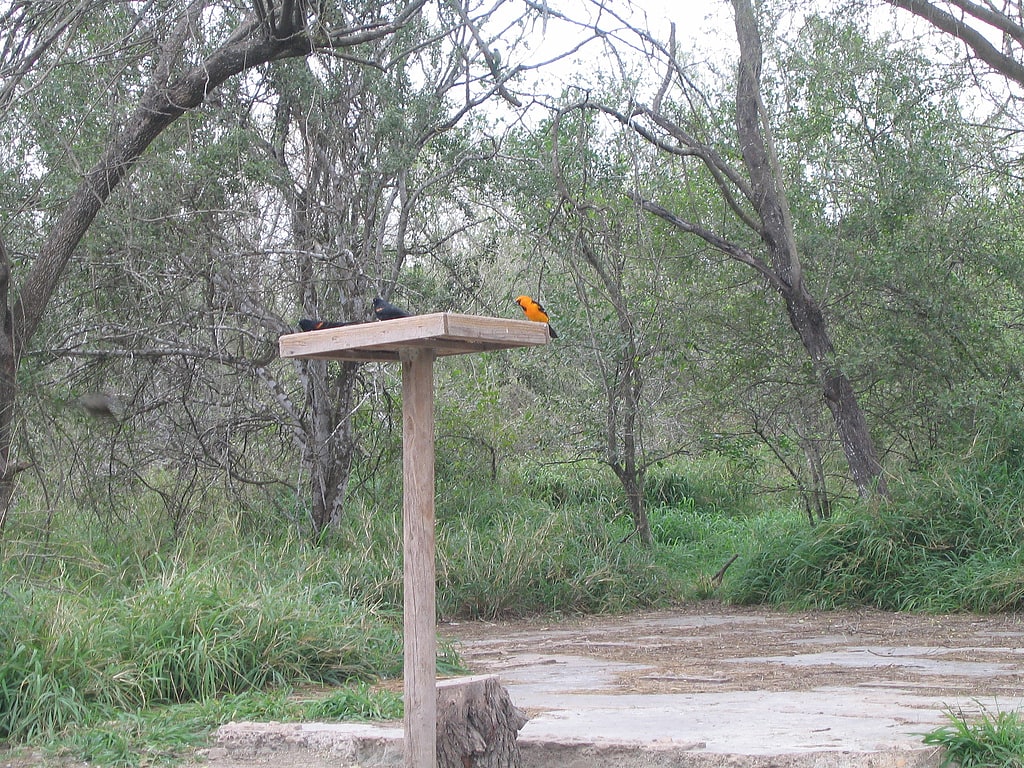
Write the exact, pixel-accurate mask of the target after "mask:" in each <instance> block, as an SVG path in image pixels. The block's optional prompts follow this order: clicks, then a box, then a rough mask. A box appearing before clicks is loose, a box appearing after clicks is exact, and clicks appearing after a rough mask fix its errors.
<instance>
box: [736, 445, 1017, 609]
mask: <svg viewBox="0 0 1024 768" xmlns="http://www.w3.org/2000/svg"><path fill="white" fill-rule="evenodd" d="M1022 441H1024V432H1018V431H1017V430H1016V429H1008V430H1007V431H1005V432H1000V431H999V430H996V431H994V432H993V433H992V434H991V435H989V436H988V439H987V440H986V441H985V442H984V443H981V442H979V441H976V442H975V443H974V444H973V445H972V446H971V450H970V452H969V453H968V454H967V455H966V456H964V457H954V458H948V457H947V458H946V459H945V460H943V461H936V462H934V463H932V464H931V465H930V466H928V467H927V468H925V469H924V470H923V471H921V472H918V473H915V474H914V475H908V476H907V477H906V478H904V480H903V482H902V483H894V484H893V488H894V492H893V497H892V499H891V500H890V501H888V502H886V503H883V504H881V505H880V506H879V507H878V508H877V509H870V508H867V507H855V508H853V509H848V510H846V511H844V512H840V513H839V514H837V515H836V516H835V518H834V519H833V520H830V521H828V522H826V523H823V524H819V525H818V526H816V527H814V528H810V527H802V528H799V529H790V530H786V531H783V532H781V535H778V536H773V537H769V538H766V539H763V540H760V541H758V542H756V543H753V544H752V545H751V546H750V547H749V548H748V551H747V553H746V556H745V557H744V558H743V560H742V563H740V564H738V567H737V568H735V570H734V572H733V573H732V574H731V576H732V578H731V579H730V580H729V581H728V582H727V584H726V585H725V587H724V590H723V596H724V597H725V598H726V599H728V600H732V601H735V602H740V603H774V604H782V603H785V604H789V605H792V606H796V607H823V608H832V607H842V606H852V605H872V606H876V607H879V608H884V609H890V610H925V611H933V612H946V611H977V612H995V611H1010V610H1019V609H1021V608H1024V463H1022V460H1021V457H1022V456H1024V451H1022V450H1020V449H1021V447H1022V445H1021V443H1022Z"/></svg>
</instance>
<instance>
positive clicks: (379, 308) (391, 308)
mask: <svg viewBox="0 0 1024 768" xmlns="http://www.w3.org/2000/svg"><path fill="white" fill-rule="evenodd" d="M373 314H374V315H376V317H377V319H378V320H397V319H398V318H400V317H412V315H411V314H410V313H409V312H406V311H405V310H404V309H402V308H401V307H396V306H395V305H394V304H392V303H391V302H389V301H384V299H382V298H381V297H380V296H377V297H375V298H374V300H373Z"/></svg>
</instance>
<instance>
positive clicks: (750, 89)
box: [733, 0, 888, 497]
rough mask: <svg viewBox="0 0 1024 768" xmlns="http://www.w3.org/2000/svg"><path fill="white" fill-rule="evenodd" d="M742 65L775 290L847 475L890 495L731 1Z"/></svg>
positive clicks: (745, 12)
mask: <svg viewBox="0 0 1024 768" xmlns="http://www.w3.org/2000/svg"><path fill="white" fill-rule="evenodd" d="M733 6H734V7H735V9H736V37H737V39H738V41H739V44H740V63H739V72H738V74H737V81H736V132H737V136H738V138H739V142H740V150H741V153H742V156H743V164H744V166H745V167H746V169H747V172H748V174H749V175H750V192H751V194H750V202H751V204H752V205H753V206H754V207H755V209H756V210H757V214H758V217H759V219H760V227H759V231H758V234H759V235H760V237H761V240H762V242H763V243H764V244H765V246H766V248H767V251H768V257H769V261H770V263H771V272H772V277H773V278H774V279H773V282H774V284H775V287H776V288H777V289H778V291H779V292H780V294H781V295H782V298H783V299H784V300H785V302H786V309H787V311H788V313H789V319H790V322H791V323H792V325H793V328H794V329H795V330H796V332H797V334H799V336H800V340H801V341H802V342H803V345H804V348H805V349H806V350H807V354H808V355H809V356H810V359H811V364H812V366H813V368H814V372H815V374H816V376H817V377H818V382H819V384H820V386H821V391H822V395H823V397H824V400H825V403H826V405H827V406H828V408H829V411H830V412H831V413H832V418H833V420H834V421H835V425H836V431H837V432H838V434H839V440H840V443H841V444H842V446H843V451H844V453H845V454H846V460H847V462H848V464H849V466H850V475H851V477H852V479H853V482H854V484H855V485H856V486H857V490H858V492H859V493H860V495H861V497H869V496H871V495H872V494H875V493H877V494H879V495H881V496H886V495H887V492H888V489H887V485H886V481H885V475H884V474H883V472H882V465H881V462H880V461H879V460H878V454H877V453H876V451H875V445H874V441H873V439H872V437H871V433H870V431H869V430H868V425H867V420H866V419H865V418H864V413H863V411H861V409H860V405H859V404H858V402H857V396H856V392H855V391H854V389H853V385H852V383H851V382H850V379H849V378H848V377H847V375H846V374H845V373H844V372H843V370H842V368H841V367H840V365H839V362H838V360H837V357H836V353H835V348H834V347H833V345H832V340H831V338H830V337H829V333H828V326H827V323H826V320H825V316H824V314H823V313H822V311H821V308H820V307H819V306H818V303H817V302H816V301H815V300H814V298H813V297H812V296H811V294H810V293H809V292H808V290H807V286H806V283H805V282H804V274H803V269H802V266H801V263H800V257H799V255H798V252H797V247H796V239H795V236H794V232H793V222H792V218H791V216H790V211H789V202H788V200H787V197H786V192H785V185H784V183H783V174H782V168H781V166H780V164H779V161H778V158H777V157H776V155H775V152H774V147H773V146H772V143H771V129H770V127H769V126H768V116H767V111H766V110H765V108H764V104H763V102H762V100H761V63H762V52H761V38H760V34H759V32H758V28H757V19H756V16H755V14H754V9H753V6H752V4H751V2H750V0H733Z"/></svg>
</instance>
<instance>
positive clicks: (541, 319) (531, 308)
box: [516, 296, 558, 339]
mask: <svg viewBox="0 0 1024 768" xmlns="http://www.w3.org/2000/svg"><path fill="white" fill-rule="evenodd" d="M516 304H518V305H519V306H520V307H522V308H523V313H524V314H525V315H526V319H527V320H533V322H535V323H547V326H548V333H550V334H551V338H552V339H557V338H558V334H557V333H555V329H554V328H552V327H551V323H550V322H548V313H547V312H545V311H544V307H542V306H541V305H540V302H537V301H534V300H533V299H531V298H530V297H529V296H517V297H516Z"/></svg>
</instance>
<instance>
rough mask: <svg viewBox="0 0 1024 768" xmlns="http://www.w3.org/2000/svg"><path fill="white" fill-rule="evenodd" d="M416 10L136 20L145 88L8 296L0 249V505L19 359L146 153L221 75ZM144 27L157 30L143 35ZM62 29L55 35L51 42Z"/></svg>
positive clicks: (359, 37) (404, 6) (205, 6)
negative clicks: (146, 60)
mask: <svg viewBox="0 0 1024 768" xmlns="http://www.w3.org/2000/svg"><path fill="white" fill-rule="evenodd" d="M423 5H424V0H411V1H410V2H407V3H401V4H396V5H394V6H390V7H381V8H380V9H379V10H376V9H369V8H364V9H360V10H361V11H363V12H364V13H365V15H357V14H348V13H346V12H344V11H340V9H335V8H333V7H329V6H317V5H311V4H308V3H307V2H305V0H286V1H285V2H283V3H281V4H280V5H279V6H274V5H271V4H264V3H262V2H258V1H257V2H256V4H255V6H254V9H253V11H252V12H251V13H249V14H248V15H247V16H245V17H244V18H243V19H242V20H241V21H239V22H238V23H237V24H236V25H235V26H234V28H233V29H227V28H225V27H223V22H224V20H226V19H230V18H232V9H231V8H228V7H222V6H218V5H216V4H214V3H212V2H207V1H206V0H194V2H192V3H191V4H190V5H189V6H187V7H186V8H185V9H184V10H183V11H182V12H181V13H180V14H178V15H177V16H176V17H175V18H174V19H173V24H169V25H167V26H161V25H162V24H163V23H164V22H163V17H162V14H163V11H164V9H163V8H155V9H154V10H153V14H154V15H153V17H151V18H139V19H137V23H136V26H137V27H146V28H144V30H143V32H142V33H140V39H141V40H143V41H148V42H149V43H150V44H151V45H152V46H153V47H152V48H151V49H150V50H149V51H148V53H149V54H150V55H151V56H152V59H151V67H150V69H149V72H150V75H149V78H148V82H147V83H146V84H145V86H144V88H143V90H142V93H141V96H140V97H139V100H138V102H137V105H136V106H135V108H134V110H132V112H131V113H130V114H128V115H127V116H126V117H124V118H123V119H122V120H121V121H120V122H119V124H118V125H117V127H116V128H115V130H114V131H113V136H112V138H111V139H110V140H109V142H108V143H107V145H106V147H105V148H104V150H103V152H102V153H101V156H100V158H99V159H98V160H97V161H96V162H95V164H93V166H92V167H91V168H90V169H89V170H88V171H87V172H86V173H85V174H84V176H83V178H82V180H81V182H80V183H79V184H78V187H77V189H75V191H74V192H73V193H72V195H71V197H70V198H69V199H68V200H67V202H66V203H65V205H64V206H63V210H62V211H61V212H60V214H59V215H58V216H57V217H56V219H55V220H54V221H53V223H52V225H51V226H50V227H49V234H48V235H47V236H46V238H45V239H44V241H43V242H42V244H41V246H40V247H39V251H38V253H37V254H36V255H35V258H34V259H33V260H32V264H31V266H30V267H29V268H28V270H27V271H26V273H25V275H24V277H23V278H22V280H21V281H20V284H19V285H18V287H17V291H16V294H13V295H12V292H11V289H12V285H11V283H12V261H11V259H10V257H9V254H8V252H7V249H6V248H0V300H2V302H3V313H4V318H5V319H4V323H3V334H2V337H0V508H2V509H6V508H7V506H8V505H9V503H10V499H11V496H12V493H13V488H14V485H13V482H14V475H15V474H16V472H17V471H18V469H19V468H20V465H19V464H18V463H16V462H14V461H13V460H12V456H11V445H12V436H13V433H12V430H13V425H14V421H15V414H16V410H15V409H16V402H17V381H16V376H17V370H18V366H19V362H20V359H21V357H22V355H23V354H24V351H25V349H26V347H27V345H28V343H29V341H30V340H31V338H32V336H33V334H34V333H35V332H36V330H37V328H38V327H39V325H40V323H41V322H42V320H43V318H44V316H45V314H46V310H47V306H48V304H49V301H50V298H51V296H52V295H53V294H54V292H55V290H56V289H57V287H58V286H59V284H60V282H61V280H62V277H63V276H64V273H65V271H66V269H67V266H68V264H69V262H70V261H71V260H72V259H73V258H74V254H75V248H76V246H77V245H78V243H79V242H80V241H81V239H82V237H83V236H84V235H85V233H86V231H87V230H88V229H89V227H90V226H91V224H92V222H93V220H94V219H95V217H96V215H97V213H98V212H99V210H100V208H101V207H102V206H103V204H104V203H105V202H106V201H107V199H108V198H109V197H110V195H111V194H112V193H113V191H114V189H116V188H117V186H118V185H119V184H120V183H121V182H122V181H123V179H124V178H125V177H126V176H127V174H128V173H129V172H130V171H131V170H132V168H133V167H134V166H135V165H136V163H137V162H138V160H139V158H140V157H141V156H142V154H143V153H144V152H145V150H146V149H147V147H149V145H150V144H151V143H152V142H153V141H154V140H155V139H156V138H157V137H158V136H159V135H160V134H161V133H162V132H163V131H164V130H166V128H167V127H168V126H170V125H171V124H172V123H174V122H175V121H176V120H177V119H178V118H180V117H181V116H182V115H183V114H186V113H187V112H188V111H189V110H191V109H194V108H195V107H196V106H198V105H199V104H202V103H203V102H204V101H205V100H206V99H208V98H209V97H210V95H211V93H213V92H215V91H216V89H217V87H218V86H220V85H221V84H223V83H224V82H225V81H227V80H228V79H230V78H232V77H234V76H236V75H238V74H240V73H242V72H244V71H246V70H250V69H253V68H254V67H258V66H261V65H263V64H266V63H269V62H272V61H278V60H281V59H287V58H294V57H301V56H306V55H308V54H310V53H311V52H313V51H316V50H344V49H353V50H355V49H356V48H357V47H358V46H361V45H364V44H366V43H369V42H372V41H375V40H380V39H383V38H387V37H388V36H391V35H393V34H395V33H396V32H397V31H398V30H400V29H402V28H403V27H404V26H405V25H406V24H408V23H409V22H410V21H411V20H413V19H415V18H416V17H417V15H418V14H419V12H420V10H421V8H422V7H423ZM151 7H152V6H149V7H148V8H151ZM211 19H214V20H216V21H210V20H211ZM204 22H206V23H204ZM149 23H153V24H154V25H156V26H154V27H153V28H152V29H150V28H148V24H149ZM65 29H66V28H65ZM199 30H202V31H204V32H208V33H209V35H210V37H211V40H210V41H209V42H210V45H209V48H207V47H206V45H205V43H206V41H205V40H204V41H200V40H197V39H196V36H197V31H199ZM61 31H63V30H61V29H57V30H56V31H55V32H54V33H53V35H52V36H51V37H56V36H57V35H59V34H60V33H61ZM8 44H9V45H10V41H8ZM38 49H39V46H37V47H36V50H38ZM211 49H212V50H211ZM206 50H209V51H210V52H205V51H206ZM29 59H31V57H29ZM27 63H29V64H30V63H33V62H32V61H31V60H29V61H27ZM24 71H25V68H24V67H23V68H22V69H21V70H20V71H19V72H18V73H17V75H18V80H17V81H15V80H12V81H9V83H8V84H7V85H8V86H10V87H16V86H17V85H18V84H19V82H22V83H23V80H22V79H21V78H23V77H24Z"/></svg>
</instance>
